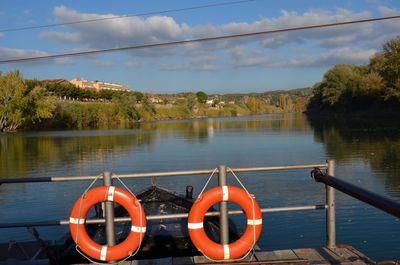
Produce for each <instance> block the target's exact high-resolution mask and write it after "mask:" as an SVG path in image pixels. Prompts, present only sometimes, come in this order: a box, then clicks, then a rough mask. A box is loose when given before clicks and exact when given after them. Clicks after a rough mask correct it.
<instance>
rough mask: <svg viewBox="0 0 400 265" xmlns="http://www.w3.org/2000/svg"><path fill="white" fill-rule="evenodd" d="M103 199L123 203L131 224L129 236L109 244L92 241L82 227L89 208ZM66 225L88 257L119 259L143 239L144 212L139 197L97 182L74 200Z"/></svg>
mask: <svg viewBox="0 0 400 265" xmlns="http://www.w3.org/2000/svg"><path fill="white" fill-rule="evenodd" d="M105 201H114V202H116V203H118V204H120V205H121V206H122V207H124V208H125V210H126V211H127V212H128V214H129V216H130V218H131V225H132V226H131V232H130V233H129V235H128V237H127V238H126V239H125V240H124V241H123V242H121V243H120V244H118V245H115V246H110V247H108V246H101V245H99V244H97V243H96V242H94V241H93V240H92V239H91V238H90V237H89V235H88V234H87V232H86V228H85V218H86V215H87V213H88V211H89V209H90V208H91V207H92V206H93V205H95V204H97V203H100V202H105ZM69 229H70V233H71V236H72V238H73V240H74V241H75V243H76V244H77V246H78V247H79V248H80V249H81V250H82V251H83V252H84V253H85V254H86V255H88V256H89V257H92V258H94V259H97V260H102V261H112V260H120V259H123V258H125V257H128V256H130V255H132V253H133V252H134V251H135V250H136V249H137V248H138V247H139V245H140V243H141V242H142V239H143V237H144V234H145V232H146V216H145V213H144V210H143V208H142V206H141V205H140V203H139V201H138V200H137V199H136V197H135V196H133V195H132V194H131V193H129V192H127V191H125V190H123V189H121V188H118V187H114V186H109V187H107V186H100V187H96V188H93V189H91V190H89V191H88V192H87V193H85V194H84V195H82V196H81V197H80V198H79V199H78V200H77V201H76V202H75V204H74V206H73V207H72V210H71V215H70V218H69Z"/></svg>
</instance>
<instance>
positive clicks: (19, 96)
mask: <svg viewBox="0 0 400 265" xmlns="http://www.w3.org/2000/svg"><path fill="white" fill-rule="evenodd" d="M24 92H25V85H24V80H23V78H22V75H21V74H20V72H19V71H15V72H9V73H7V74H5V75H0V131H1V132H8V131H15V130H16V129H17V128H18V127H19V126H20V125H21V124H22V122H23V121H24V117H23V110H24V108H25V106H26V101H25V100H24Z"/></svg>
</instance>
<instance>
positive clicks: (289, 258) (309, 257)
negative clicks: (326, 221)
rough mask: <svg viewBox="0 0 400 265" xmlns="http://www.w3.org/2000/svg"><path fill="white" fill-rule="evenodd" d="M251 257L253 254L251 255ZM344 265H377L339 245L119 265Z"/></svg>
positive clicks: (176, 258)
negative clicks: (222, 258) (234, 258)
mask: <svg viewBox="0 0 400 265" xmlns="http://www.w3.org/2000/svg"><path fill="white" fill-rule="evenodd" d="M249 256H251V254H250V255H249ZM221 263H222V264H236V265H251V264H268V265H270V264H280V265H286V264H293V265H299V264H313V265H316V264H343V265H353V264H354V265H364V264H368V265H370V264H375V262H374V261H372V260H371V259H369V258H368V257H367V256H365V255H364V254H363V253H361V252H359V251H358V250H356V249H354V248H353V247H351V246H347V245H338V247H337V248H335V249H328V248H325V247H322V248H299V249H287V250H275V251H265V252H256V253H255V255H254V256H253V257H252V258H250V257H248V258H246V259H243V260H240V261H226V262H213V261H211V260H209V259H207V258H205V257H203V256H195V257H168V258H162V259H147V260H136V261H126V262H122V263H119V264H123V265H127V264H135V265H187V264H202V265H208V264H221Z"/></svg>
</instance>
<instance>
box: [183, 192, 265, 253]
mask: <svg viewBox="0 0 400 265" xmlns="http://www.w3.org/2000/svg"><path fill="white" fill-rule="evenodd" d="M221 201H230V202H234V203H237V204H238V205H239V206H240V207H241V208H242V209H243V210H244V212H245V214H246V217H247V227H246V230H245V232H244V234H243V235H242V236H241V237H240V238H239V239H238V240H236V241H235V242H233V243H230V244H228V245H221V244H218V243H216V242H214V241H212V240H210V239H209V238H208V236H207V234H206V233H205V231H204V227H203V220H204V216H205V214H206V212H207V211H208V209H210V207H211V206H213V205H214V204H216V203H218V202H221ZM261 227H262V215H261V211H260V207H259V206H258V203H257V202H256V200H254V198H252V197H250V196H249V194H248V193H247V192H246V191H245V190H243V189H240V188H238V187H234V186H219V187H215V188H212V189H210V190H209V191H207V192H205V193H204V194H203V195H202V196H201V197H200V198H198V199H197V200H196V201H195V203H194V204H193V206H192V208H191V209H190V212H189V218H188V230H189V235H190V238H191V240H192V242H193V244H194V245H195V246H196V247H197V249H198V250H199V251H200V252H201V253H203V254H204V255H205V256H207V257H209V258H212V259H215V260H223V259H237V258H240V257H242V256H243V255H244V254H246V253H247V252H248V251H249V250H250V249H251V248H252V247H253V246H254V244H255V242H256V241H257V239H258V238H259V236H260V233H261Z"/></svg>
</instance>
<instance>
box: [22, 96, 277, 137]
mask: <svg viewBox="0 0 400 265" xmlns="http://www.w3.org/2000/svg"><path fill="white" fill-rule="evenodd" d="M283 112H284V111H283V110H282V109H280V108H278V107H276V106H270V105H259V106H258V107H257V108H251V107H249V106H248V105H246V104H237V105H228V106H223V107H221V106H218V107H209V106H207V105H205V104H197V105H195V106H193V107H192V108H188V107H187V106H186V105H153V104H146V105H145V104H134V105H130V106H126V105H123V104H120V103H114V102H103V103H99V102H68V101H59V102H58V103H57V107H56V110H55V112H54V115H53V116H52V117H51V118H49V119H45V120H42V121H41V122H40V123H31V124H28V125H27V126H25V127H24V128H23V130H48V129H97V128H102V129H113V128H127V127H132V126H134V124H135V123H140V122H149V121H162V120H188V119H196V118H215V117H236V116H249V115H259V114H269V113H283Z"/></svg>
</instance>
